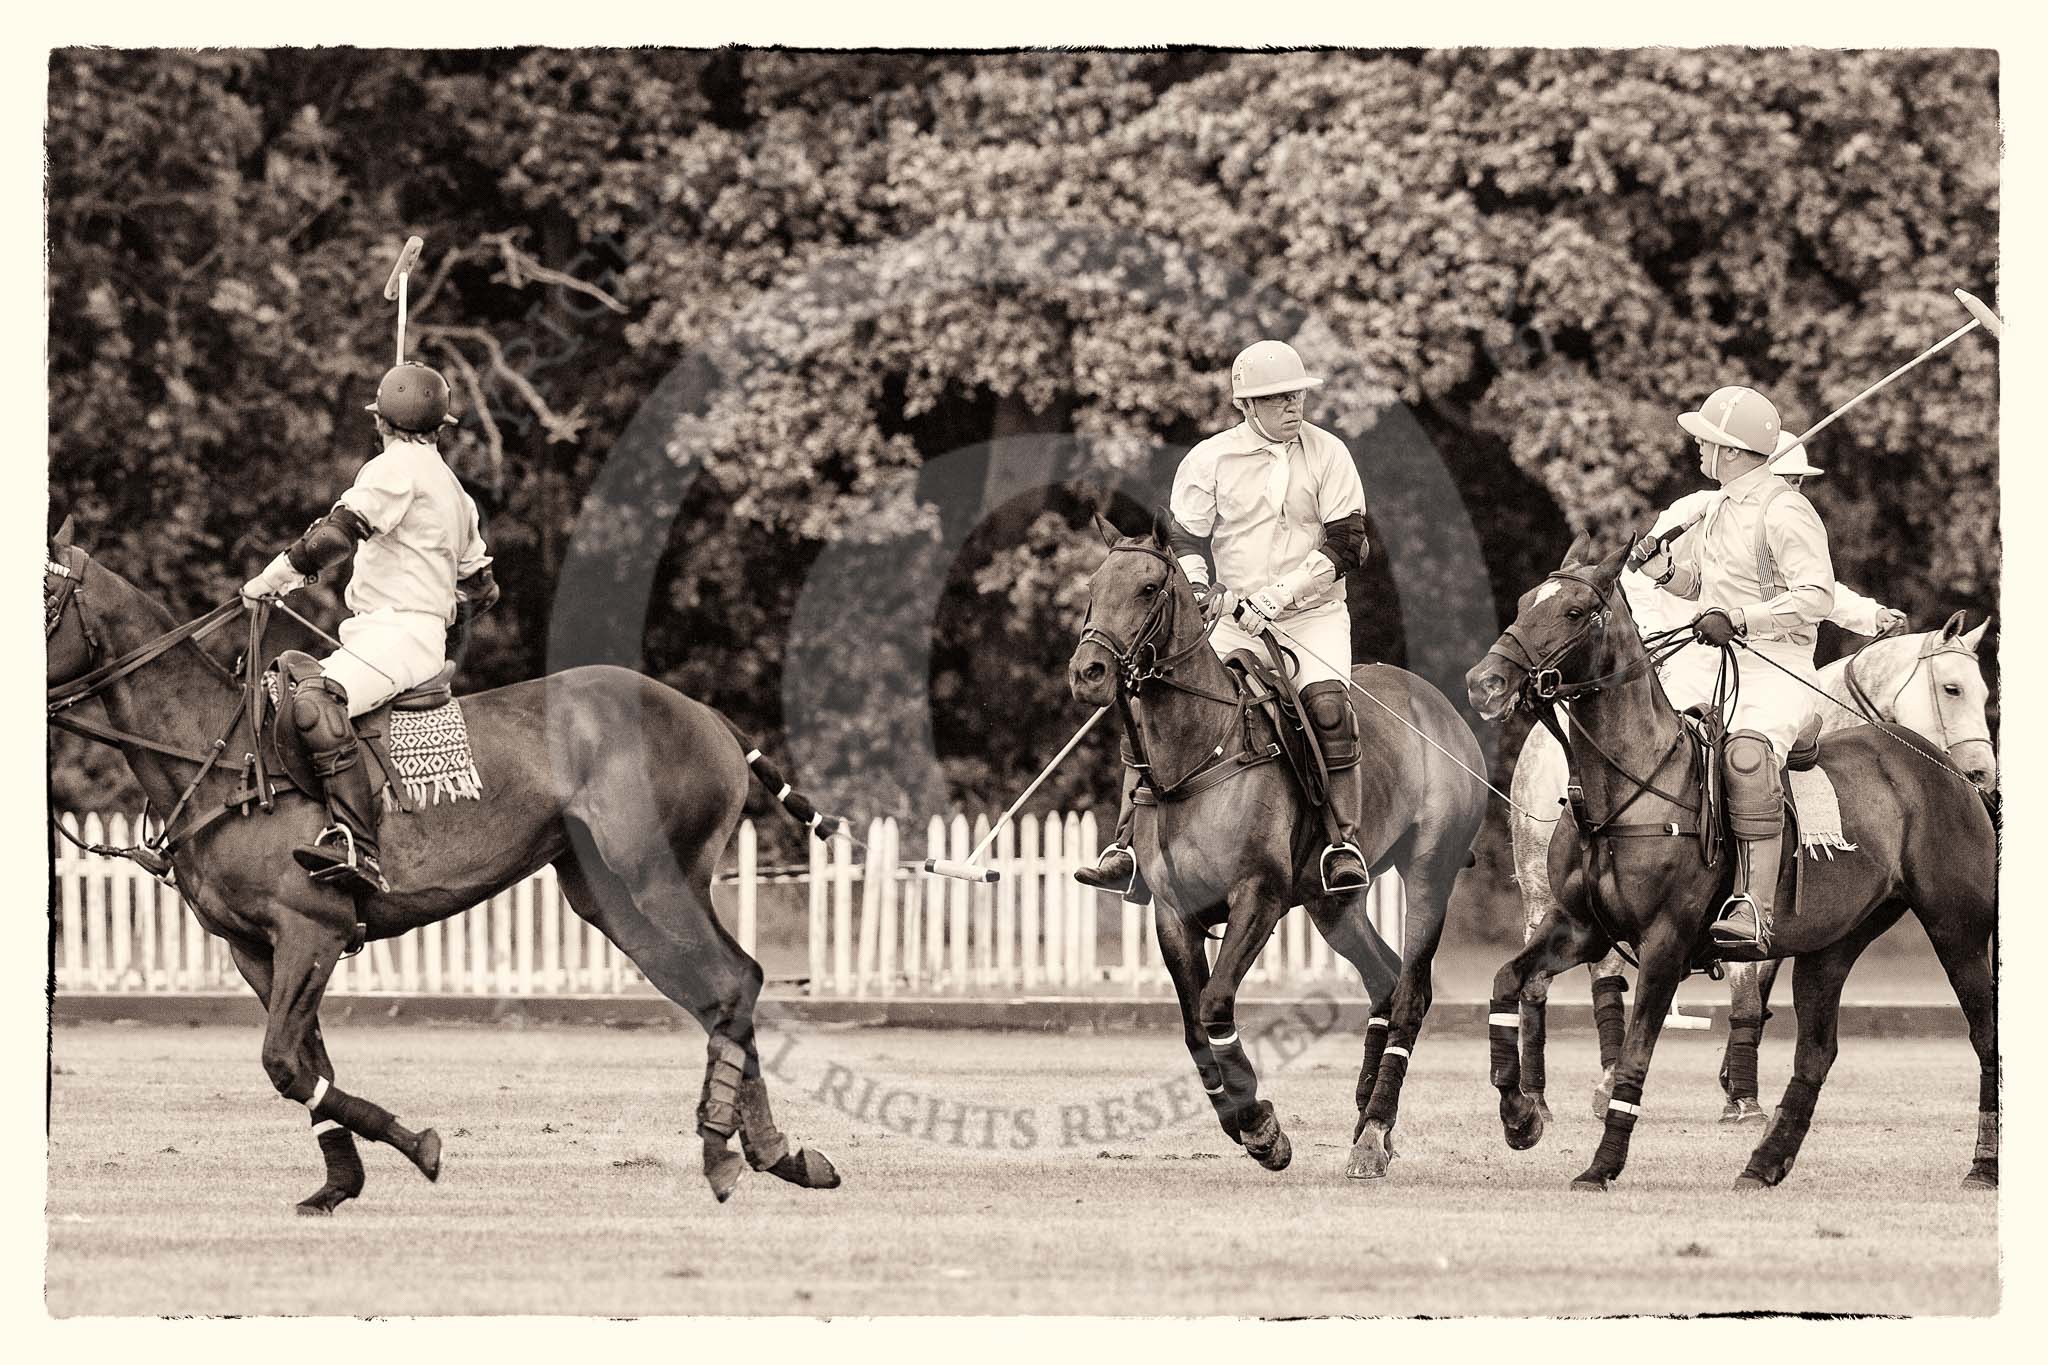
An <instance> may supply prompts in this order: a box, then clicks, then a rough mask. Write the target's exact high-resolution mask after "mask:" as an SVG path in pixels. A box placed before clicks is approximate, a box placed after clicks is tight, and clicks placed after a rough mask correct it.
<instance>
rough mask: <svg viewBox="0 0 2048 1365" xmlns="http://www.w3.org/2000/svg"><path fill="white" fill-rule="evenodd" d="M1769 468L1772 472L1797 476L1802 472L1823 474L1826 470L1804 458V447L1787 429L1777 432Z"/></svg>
mask: <svg viewBox="0 0 2048 1365" xmlns="http://www.w3.org/2000/svg"><path fill="white" fill-rule="evenodd" d="M1770 469H1771V472H1772V473H1773V474H1785V475H1790V476H1792V477H1795V478H1796V477H1798V476H1800V475H1802V474H1825V473H1826V472H1827V471H1826V470H1824V469H1821V468H1819V467H1817V466H1816V465H1814V463H1813V462H1812V461H1811V460H1808V459H1807V458H1806V447H1805V446H1803V445H1801V444H1799V440H1798V438H1797V437H1795V436H1794V435H1793V434H1792V433H1791V432H1789V431H1781V432H1779V433H1778V449H1777V451H1776V452H1775V453H1773V454H1772V456H1771V463H1770Z"/></svg>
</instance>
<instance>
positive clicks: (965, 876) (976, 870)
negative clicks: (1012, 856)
mask: <svg viewBox="0 0 2048 1365" xmlns="http://www.w3.org/2000/svg"><path fill="white" fill-rule="evenodd" d="M1108 710H1109V707H1108V706H1098V707H1096V708H1095V714H1094V715H1092V716H1090V717H1088V719H1087V720H1086V721H1084V722H1083V723H1082V725H1081V728H1080V729H1078V730H1076V731H1074V737H1073V738H1072V739H1070V740H1068V741H1067V743H1066V747H1065V748H1063V749H1061V750H1060V751H1059V752H1058V753H1056V754H1054V755H1053V756H1052V762H1050V763H1048V764H1046V765H1045V771H1044V772H1042V773H1040V774H1039V775H1038V776H1037V777H1036V778H1034V779H1033V780H1032V783H1031V785H1030V786H1028V787H1026V788H1025V789H1024V794H1023V795H1022V796H1020V797H1018V798H1017V799H1016V800H1015V801H1012V802H1011V803H1010V808H1009V809H1008V810H1006V811H1004V812H1003V816H1002V818H1001V819H1000V820H998V821H996V822H995V823H994V824H993V825H990V826H989V827H988V833H986V834H984V835H982V836H981V842H980V843H978V844H976V845H975V846H974V847H973V848H972V849H970V850H969V851H968V854H967V857H966V858H965V859H964V860H962V861H958V862H956V861H954V860H953V859H951V858H926V859H925V860H924V870H925V871H926V872H928V873H930V874H932V875H933V876H935V877H952V878H954V879H956V880H958V881H963V882H993V881H1000V880H1001V874H1000V873H998V872H997V871H996V870H995V869H994V868H992V867H980V866H977V865H976V864H975V861H974V860H975V859H976V858H979V857H980V856H981V855H982V854H983V853H985V852H987V851H988V846H989V845H990V844H992V843H994V842H995V840H996V835H997V834H998V833H1000V832H1001V831H1002V828H1003V826H1004V825H1007V824H1009V823H1010V817H1011V816H1013V815H1015V814H1016V813H1017V812H1018V811H1019V810H1021V809H1022V808H1023V806H1024V803H1025V802H1026V801H1029V800H1030V799H1031V793H1033V792H1035V791H1037V790H1038V789H1039V787H1041V786H1042V785H1044V783H1045V779H1046V778H1048V777H1051V776H1052V770H1053V769H1054V768H1057V767H1059V766H1060V763H1061V762H1062V761H1063V760H1065V758H1066V756H1067V755H1068V754H1070V753H1072V752H1074V746H1075V745H1077V744H1079V743H1080V742H1081V737H1082V736H1083V735H1085V734H1087V733H1088V732H1089V731H1090V730H1092V729H1094V728H1095V722H1096V721H1098V720H1101V719H1102V716H1103V713H1104V712H1106V711H1108Z"/></svg>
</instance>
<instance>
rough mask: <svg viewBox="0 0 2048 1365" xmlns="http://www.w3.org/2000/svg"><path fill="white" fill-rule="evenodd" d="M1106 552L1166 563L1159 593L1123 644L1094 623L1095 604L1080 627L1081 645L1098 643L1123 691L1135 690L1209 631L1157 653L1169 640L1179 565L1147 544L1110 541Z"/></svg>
mask: <svg viewBox="0 0 2048 1365" xmlns="http://www.w3.org/2000/svg"><path fill="white" fill-rule="evenodd" d="M1109 552H1110V554H1113V555H1114V554H1140V555H1148V556H1150V557H1151V558H1153V559H1156V560H1158V561H1159V562H1160V563H1161V564H1164V565H1165V566H1166V581H1165V582H1163V583H1161V584H1160V585H1159V593H1158V595H1157V596H1156V597H1154V598H1153V599H1152V605H1151V606H1150V607H1148V608H1147V609H1146V611H1145V617H1144V619H1143V620H1141V621H1140V622H1138V629H1137V633H1136V634H1134V635H1133V636H1132V637H1131V640H1130V643H1129V644H1125V643H1124V642H1123V641H1121V640H1119V639H1117V637H1116V636H1115V635H1113V634H1112V633H1110V632H1109V631H1108V630H1106V629H1104V628H1103V627H1101V626H1098V625H1096V624H1095V623H1094V616H1095V604H1094V603H1093V602H1092V601H1091V602H1090V603H1089V605H1088V616H1089V620H1088V621H1086V622H1085V623H1083V625H1082V627H1081V641H1080V643H1081V644H1082V645H1089V644H1095V645H1100V646H1101V647H1102V648H1103V650H1104V651H1105V652H1106V653H1107V654H1108V655H1109V657H1110V658H1111V659H1113V660H1115V661H1116V666H1117V675H1118V682H1119V685H1120V686H1121V687H1122V688H1123V689H1124V691H1125V692H1127V693H1131V694H1135V693H1136V692H1137V691H1138V690H1139V689H1140V688H1141V687H1143V686H1144V685H1145V684H1146V683H1148V682H1151V681H1153V680H1155V679H1158V678H1162V677H1164V676H1166V675H1167V674H1169V673H1171V672H1172V671H1173V669H1174V666H1175V665H1176V664H1178V663H1179V662H1180V661H1181V660H1182V659H1185V658H1186V657H1187V656H1188V655H1190V654H1192V653H1193V652H1194V651H1195V650H1197V649H1199V648H1201V647H1202V646H1203V645H1205V644H1207V643H1208V639H1209V632H1208V631H1207V630H1204V631H1203V632H1202V633H1201V634H1200V635H1198V636H1196V637H1195V639H1194V641H1193V643H1191V644H1189V645H1188V646H1187V648H1185V649H1180V650H1176V651H1175V652H1174V653H1172V654H1169V655H1165V656H1163V657H1162V656H1161V654H1160V652H1159V647H1160V644H1161V642H1162V641H1165V642H1167V643H1171V641H1172V639H1173V627H1174V611H1173V608H1174V592H1173V576H1174V574H1176V573H1178V572H1179V571H1180V566H1179V565H1178V564H1176V563H1175V562H1174V561H1173V558H1172V557H1171V556H1170V555H1166V554H1163V553H1161V552H1160V551H1158V550H1155V549H1153V548H1152V547H1151V546H1150V545H1112V546H1110V547H1109Z"/></svg>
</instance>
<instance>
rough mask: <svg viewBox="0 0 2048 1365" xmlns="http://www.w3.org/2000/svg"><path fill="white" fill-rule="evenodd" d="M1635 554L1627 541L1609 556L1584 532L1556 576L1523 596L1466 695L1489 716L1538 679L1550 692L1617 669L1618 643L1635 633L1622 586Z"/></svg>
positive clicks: (1468, 680)
mask: <svg viewBox="0 0 2048 1365" xmlns="http://www.w3.org/2000/svg"><path fill="white" fill-rule="evenodd" d="M1627 558H1628V546H1627V544H1626V543H1624V544H1622V545H1621V546H1619V547H1618V548H1616V549H1615V551H1614V552H1613V553H1612V554H1610V555H1608V556H1607V557H1606V558H1604V559H1602V558H1600V557H1598V555H1597V553H1596V552H1595V551H1594V549H1593V546H1592V537H1591V536H1586V535H1582V536H1580V537H1579V538H1578V539H1577V540H1575V541H1573V542H1572V547H1571V549H1569V550H1567V551H1566V552H1565V557H1564V563H1563V564H1562V565H1561V566H1559V568H1558V570H1557V572H1556V573H1553V574H1551V575H1550V576H1549V577H1548V578H1545V579H1544V580H1543V581H1542V582H1541V583H1539V584H1537V585H1536V586H1535V587H1534V588H1532V589H1530V590H1529V591H1528V592H1526V593H1524V594H1522V600H1521V601H1520V602H1519V603H1517V604H1516V610H1515V620H1514V623H1513V624H1512V625H1510V626H1509V627H1508V628H1507V629H1506V630H1504V631H1502V632H1501V636H1500V638H1499V639H1498V640H1495V641H1494V642H1493V647H1492V648H1491V649H1489V650H1487V651H1486V656H1485V657H1484V658H1482V659H1481V660H1480V661H1479V662H1478V663H1476V664H1474V665H1473V666H1472V669H1471V671H1470V672H1468V673H1466V675H1465V695H1466V697H1467V698H1469V699H1470V700H1471V702H1472V708H1473V709H1474V710H1475V711H1477V712H1478V713H1479V714H1480V716H1481V717H1482V718H1484V719H1486V720H1498V719H1500V718H1501V717H1502V716H1503V715H1506V714H1507V712H1508V711H1509V710H1510V709H1511V708H1512V707H1513V706H1514V705H1515V703H1516V702H1517V701H1519V700H1520V699H1521V697H1522V694H1523V692H1524V690H1526V689H1527V688H1528V687H1530V686H1531V685H1532V684H1533V685H1534V686H1535V687H1536V688H1537V689H1538V691H1539V692H1542V691H1544V690H1546V689H1550V688H1555V687H1557V686H1560V685H1563V684H1565V683H1575V682H1585V681H1587V680H1588V679H1591V678H1595V677H1598V676H1600V675H1601V674H1602V673H1604V672H1606V671H1608V670H1609V669H1610V668H1611V667H1612V666H1613V663H1614V650H1615V647H1616V645H1615V642H1616V641H1618V640H1621V639H1624V638H1626V639H1629V640H1633V639H1634V638H1635V627H1634V626H1633V625H1632V624H1631V623H1630V622H1629V619H1628V608H1627V607H1626V606H1625V605H1624V604H1623V602H1622V598H1621V594H1620V593H1619V592H1617V591H1616V589H1615V580H1616V579H1618V578H1620V576H1621V569H1622V564H1623V562H1624V561H1625V560H1626V559H1627ZM1617 626H1619V629H1617V628H1616V627H1617Z"/></svg>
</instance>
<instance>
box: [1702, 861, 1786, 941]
mask: <svg viewBox="0 0 2048 1365" xmlns="http://www.w3.org/2000/svg"><path fill="white" fill-rule="evenodd" d="M1782 852H1783V841H1782V839H1781V837H1780V836H1777V835H1773V836H1772V837H1771V838H1769V839H1744V840H1743V841H1742V842H1741V843H1740V844H1739V845H1737V847H1736V854H1735V860H1736V861H1735V889H1734V894H1732V895H1730V896H1729V897H1728V899H1727V901H1726V902H1725V903H1724V904H1723V905H1722V906H1721V914H1720V917H1719V918H1718V919H1716V920H1715V921H1714V945H1715V946H1716V947H1718V948H1769V947H1770V943H1771V902H1772V901H1773V900H1775V899H1776V897H1777V891H1778V868H1779V864H1780V861H1781V854H1782Z"/></svg>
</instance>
